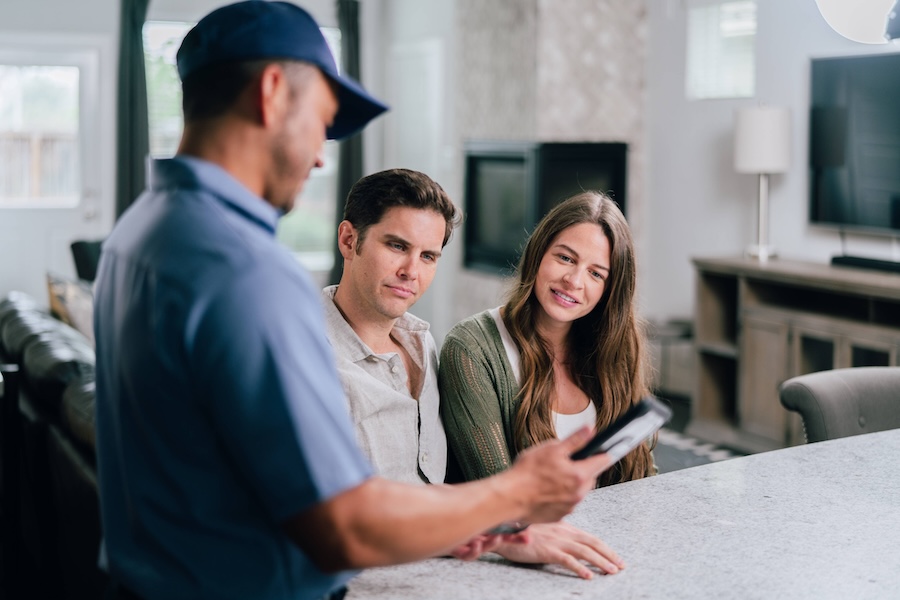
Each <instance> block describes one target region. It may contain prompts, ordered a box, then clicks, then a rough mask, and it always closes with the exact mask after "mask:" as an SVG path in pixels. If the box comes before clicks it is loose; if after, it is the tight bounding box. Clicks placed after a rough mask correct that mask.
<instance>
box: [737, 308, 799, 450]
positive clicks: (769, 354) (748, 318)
mask: <svg viewBox="0 0 900 600" xmlns="http://www.w3.org/2000/svg"><path fill="white" fill-rule="evenodd" d="M789 331H790V327H789V324H788V322H787V321H786V320H783V321H782V320H778V319H773V318H771V317H761V316H757V315H753V314H751V313H745V315H744V320H743V323H742V329H741V341H740V346H741V348H740V354H741V365H740V375H739V391H738V420H739V423H738V426H739V427H740V428H741V429H743V430H745V431H747V432H748V433H752V434H754V435H758V436H761V437H764V438H767V439H770V440H772V441H774V442H777V443H779V444H781V445H784V444H785V442H786V439H785V438H786V433H787V431H786V429H787V418H786V413H787V411H786V410H785V409H784V407H782V406H781V401H780V400H779V397H778V386H780V385H781V383H782V382H783V381H784V380H785V379H787V375H788V372H789V371H788V369H789V365H788V362H789V356H790V354H789V351H788V348H789V340H788V335H789Z"/></svg>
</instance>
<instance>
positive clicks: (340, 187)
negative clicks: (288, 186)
mask: <svg viewBox="0 0 900 600" xmlns="http://www.w3.org/2000/svg"><path fill="white" fill-rule="evenodd" d="M336 1H337V15H338V27H340V30H341V70H342V72H343V73H344V74H346V75H349V76H350V77H352V78H353V79H356V80H357V81H359V80H360V69H359V1H358V0H336ZM338 151H339V157H338V181H337V198H336V202H335V225H334V229H335V231H337V226H338V224H339V223H340V222H341V220H342V217H343V214H344V201H345V200H346V199H347V194H348V193H349V192H350V188H351V187H353V184H354V183H356V181H357V180H358V179H359V178H360V177H362V170H363V168H362V164H363V145H362V134H361V133H357V134H356V135H354V136H352V137H350V138H347V139H345V140H343V141H342V142H340V145H339V147H338ZM342 267H343V259H342V258H341V253H340V252H339V251H338V248H337V239H335V244H334V266H333V267H332V268H331V274H330V276H329V278H328V279H329V283H332V284H334V283H338V282H339V281H340V279H341V270H342Z"/></svg>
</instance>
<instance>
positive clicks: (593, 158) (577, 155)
mask: <svg viewBox="0 0 900 600" xmlns="http://www.w3.org/2000/svg"><path fill="white" fill-rule="evenodd" d="M626 150H627V146H626V144H623V143H618V142H612V143H562V142H516V141H483V140H478V141H470V142H467V143H466V144H465V178H466V181H465V212H466V221H465V249H464V252H463V262H464V264H465V266H466V267H469V268H473V269H476V270H481V271H487V272H491V273H499V274H510V273H512V271H513V270H514V269H515V265H516V263H517V262H518V259H519V254H520V253H521V251H522V248H523V247H524V244H525V240H526V239H527V237H528V235H529V234H530V233H531V231H532V229H534V226H535V225H537V222H538V221H539V220H540V219H541V217H543V216H544V215H545V214H546V213H547V212H548V211H549V210H550V209H551V208H553V207H554V206H556V205H557V204H559V203H560V202H561V201H562V200H564V199H566V198H567V197H569V196H571V195H573V194H576V193H578V192H580V191H582V190H600V191H603V192H606V193H608V194H609V195H610V196H612V198H613V199H614V200H615V201H616V202H617V203H618V204H619V208H621V209H622V212H623V213H624V212H625V210H626V206H625V173H626V171H625V161H626Z"/></svg>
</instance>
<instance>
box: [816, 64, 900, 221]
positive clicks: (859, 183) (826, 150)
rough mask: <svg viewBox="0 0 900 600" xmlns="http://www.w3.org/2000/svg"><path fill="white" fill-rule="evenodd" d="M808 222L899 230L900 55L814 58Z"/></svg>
mask: <svg viewBox="0 0 900 600" xmlns="http://www.w3.org/2000/svg"><path fill="white" fill-rule="evenodd" d="M810 86H811V90H810V114H809V123H810V128H809V130H810V136H809V167H810V180H809V182H810V183H809V190H810V195H809V215H810V222H811V223H812V224H815V225H823V226H829V227H834V228H838V229H841V230H848V231H860V232H868V233H873V234H882V235H891V236H896V235H900V54H898V53H895V54H876V55H867V56H854V57H843V58H818V59H813V60H812V65H811V75H810Z"/></svg>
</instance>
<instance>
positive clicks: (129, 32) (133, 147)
mask: <svg viewBox="0 0 900 600" xmlns="http://www.w3.org/2000/svg"><path fill="white" fill-rule="evenodd" d="M149 5H150V0H122V19H121V24H120V28H119V32H120V33H119V35H120V39H119V92H118V98H117V115H118V116H117V121H116V122H117V132H116V157H117V160H116V218H118V217H120V216H121V215H122V213H123V212H125V209H126V208H128V207H129V206H131V203H132V202H134V200H135V198H137V197H138V195H140V193H141V192H142V191H144V184H145V181H144V179H145V169H146V164H145V163H146V157H147V155H148V154H149V153H150V125H149V124H148V122H147V78H146V75H145V74H144V42H143V37H142V31H143V27H144V21H145V20H146V18H147V7H148V6H149Z"/></svg>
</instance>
